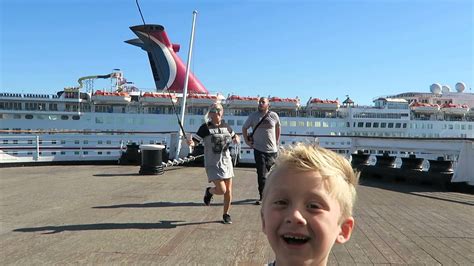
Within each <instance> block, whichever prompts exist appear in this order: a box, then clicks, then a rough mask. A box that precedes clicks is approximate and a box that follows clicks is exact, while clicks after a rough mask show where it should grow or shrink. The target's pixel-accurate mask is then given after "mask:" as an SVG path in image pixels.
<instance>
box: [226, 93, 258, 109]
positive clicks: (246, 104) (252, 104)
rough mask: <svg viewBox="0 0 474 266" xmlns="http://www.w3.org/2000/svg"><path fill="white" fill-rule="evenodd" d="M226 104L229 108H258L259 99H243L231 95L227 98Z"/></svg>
mask: <svg viewBox="0 0 474 266" xmlns="http://www.w3.org/2000/svg"><path fill="white" fill-rule="evenodd" d="M226 104H227V106H228V107H229V108H255V109H256V108H257V106H258V97H243V96H238V95H231V96H229V97H227V99H226Z"/></svg>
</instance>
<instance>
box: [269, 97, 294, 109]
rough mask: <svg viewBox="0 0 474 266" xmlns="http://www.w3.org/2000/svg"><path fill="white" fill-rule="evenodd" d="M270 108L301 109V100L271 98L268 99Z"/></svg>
mask: <svg viewBox="0 0 474 266" xmlns="http://www.w3.org/2000/svg"><path fill="white" fill-rule="evenodd" d="M268 102H269V103H270V106H271V107H272V108H273V109H275V108H278V109H292V110H295V109H298V108H299V107H300V99H298V98H278V97H271V98H269V99H268Z"/></svg>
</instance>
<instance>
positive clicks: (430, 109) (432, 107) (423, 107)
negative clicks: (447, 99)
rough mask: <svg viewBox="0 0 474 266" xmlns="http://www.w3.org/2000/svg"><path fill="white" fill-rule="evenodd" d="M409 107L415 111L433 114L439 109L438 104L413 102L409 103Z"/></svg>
mask: <svg viewBox="0 0 474 266" xmlns="http://www.w3.org/2000/svg"><path fill="white" fill-rule="evenodd" d="M410 109H411V110H412V111H413V112H415V113H421V114H433V113H437V112H438V111H439V109H440V108H439V105H437V104H429V103H420V102H415V103H413V104H411V105H410Z"/></svg>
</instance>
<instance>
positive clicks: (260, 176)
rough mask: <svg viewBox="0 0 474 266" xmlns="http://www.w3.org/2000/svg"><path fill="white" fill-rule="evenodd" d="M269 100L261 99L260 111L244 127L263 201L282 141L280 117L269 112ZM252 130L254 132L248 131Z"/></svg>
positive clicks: (259, 103)
mask: <svg viewBox="0 0 474 266" xmlns="http://www.w3.org/2000/svg"><path fill="white" fill-rule="evenodd" d="M269 107H270V105H269V103H268V98H266V97H261V98H260V99H259V101H258V111H256V112H254V113H252V114H250V115H249V117H248V118H247V120H246V121H245V123H244V125H243V126H242V134H243V137H244V140H245V143H247V145H248V146H249V147H250V148H252V149H253V155H254V158H255V166H256V168H257V180H258V192H259V194H260V198H259V200H257V202H256V203H255V204H257V205H260V203H261V201H262V193H263V188H264V187H265V181H266V178H267V173H268V171H269V170H270V168H271V167H272V165H273V163H274V162H275V159H276V157H277V154H278V143H279V141H280V117H279V116H278V114H277V113H275V112H272V111H269ZM249 128H252V132H251V133H249V132H248V131H247V130H248V129H249Z"/></svg>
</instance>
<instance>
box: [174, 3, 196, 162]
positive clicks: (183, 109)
mask: <svg viewBox="0 0 474 266" xmlns="http://www.w3.org/2000/svg"><path fill="white" fill-rule="evenodd" d="M197 13H198V12H197V11H196V10H194V11H193V23H192V28H191V38H190V40H189V51H188V61H187V63H186V75H185V76H184V88H183V98H182V104H181V116H180V119H181V123H182V126H183V128H184V113H185V111H186V98H187V95H188V80H189V68H190V65H191V56H192V54H193V42H194V26H195V25H196V16H197ZM178 132H179V136H178V145H176V155H175V159H178V158H179V153H180V151H181V142H182V139H183V137H184V136H183V131H182V130H180V129H178Z"/></svg>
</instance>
